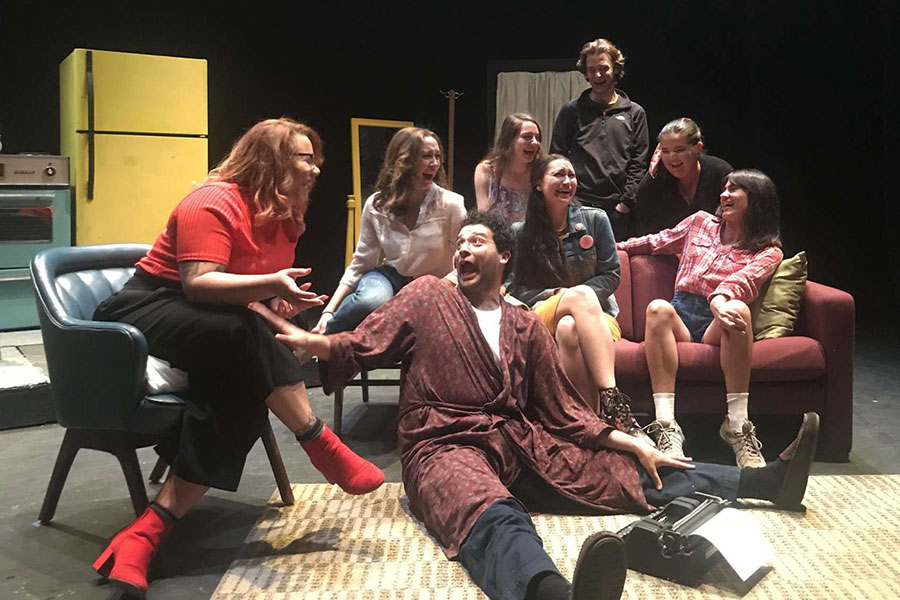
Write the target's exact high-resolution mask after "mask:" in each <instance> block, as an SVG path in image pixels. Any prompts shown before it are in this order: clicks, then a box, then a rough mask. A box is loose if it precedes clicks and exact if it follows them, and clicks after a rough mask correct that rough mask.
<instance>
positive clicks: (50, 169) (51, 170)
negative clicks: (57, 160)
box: [44, 165, 56, 177]
mask: <svg viewBox="0 0 900 600" xmlns="http://www.w3.org/2000/svg"><path fill="white" fill-rule="evenodd" d="M44 175H46V176H47V177H53V176H54V175H56V167H54V166H53V165H47V166H46V167H44Z"/></svg>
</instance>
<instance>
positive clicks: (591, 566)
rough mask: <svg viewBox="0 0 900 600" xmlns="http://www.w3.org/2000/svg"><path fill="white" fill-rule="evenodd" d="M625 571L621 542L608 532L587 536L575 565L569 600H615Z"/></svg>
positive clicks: (626, 560)
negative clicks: (570, 598) (570, 599)
mask: <svg viewBox="0 0 900 600" xmlns="http://www.w3.org/2000/svg"><path fill="white" fill-rule="evenodd" d="M627 568H628V559H627V556H626V554H625V542H624V541H622V538H620V537H619V536H617V535H616V534H614V533H611V532H609V531H601V532H599V533H595V534H593V535H591V536H589V537H588V538H587V539H586V540H584V544H582V546H581V553H580V554H579V555H578V562H577V563H575V574H574V575H572V600H618V598H621V597H622V588H624V587H625V574H626V570H627Z"/></svg>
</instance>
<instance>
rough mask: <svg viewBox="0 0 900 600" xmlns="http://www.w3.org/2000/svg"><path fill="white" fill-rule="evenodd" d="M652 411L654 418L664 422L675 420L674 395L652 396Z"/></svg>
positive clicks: (661, 394)
mask: <svg viewBox="0 0 900 600" xmlns="http://www.w3.org/2000/svg"><path fill="white" fill-rule="evenodd" d="M653 410H654V411H655V412H656V418H657V419H658V420H664V421H669V422H671V421H674V420H675V394H674V392H673V393H667V392H660V393H656V394H653Z"/></svg>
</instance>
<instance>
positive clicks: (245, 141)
mask: <svg viewBox="0 0 900 600" xmlns="http://www.w3.org/2000/svg"><path fill="white" fill-rule="evenodd" d="M297 135H303V136H306V137H307V138H309V141H310V142H311V143H312V147H313V155H314V158H315V163H316V165H321V164H322V162H323V161H324V160H325V157H324V155H323V154H322V138H320V137H319V134H318V133H316V131H315V130H314V129H313V128H312V127H310V126H309V125H306V124H305V123H300V122H299V121H295V120H294V119H291V118H289V117H282V118H280V119H266V120H264V121H260V122H259V123H257V124H256V125H254V126H253V127H251V128H250V129H249V130H247V132H246V133H245V134H244V135H242V136H241V137H240V139H239V140H238V141H236V142H235V143H234V146H232V147H231V152H229V153H228V156H226V157H225V158H224V159H223V160H222V162H220V163H219V164H218V166H216V168H215V169H213V170H212V171H210V173H209V177H208V178H207V180H208V181H227V182H230V183H235V184H237V186H238V189H240V191H241V195H242V196H243V197H244V199H245V200H246V201H247V202H249V203H250V207H251V208H252V210H253V214H254V218H255V219H256V220H258V221H263V222H264V221H281V220H287V219H289V220H291V221H292V222H293V223H294V225H296V226H298V227H299V226H300V225H301V224H302V223H303V213H304V212H306V203H305V202H303V203H301V202H299V201H298V200H297V198H296V197H294V195H293V193H292V190H293V189H294V186H295V177H296V175H297V169H296V167H295V166H294V163H295V156H294V153H295V152H296V148H295V146H294V138H295V137H296V136H297ZM301 204H302V205H301Z"/></svg>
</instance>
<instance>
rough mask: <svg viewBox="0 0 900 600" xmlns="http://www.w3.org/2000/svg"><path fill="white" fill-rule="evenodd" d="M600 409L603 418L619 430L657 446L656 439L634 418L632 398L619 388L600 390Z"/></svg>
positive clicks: (649, 444) (653, 446)
mask: <svg viewBox="0 0 900 600" xmlns="http://www.w3.org/2000/svg"><path fill="white" fill-rule="evenodd" d="M600 411H601V415H600V416H601V418H602V419H603V420H605V421H606V422H607V423H609V424H610V425H612V426H613V427H615V428H616V429H618V430H619V431H622V432H624V433H627V434H628V435H631V436H634V437H636V438H638V439H639V440H641V441H642V442H644V443H645V444H647V445H648V446H650V447H651V448H655V447H656V444H655V443H654V441H653V440H652V439H650V437H649V436H648V435H647V434H646V433H644V430H643V429H641V426H640V424H638V422H637V419H635V418H634V415H633V414H632V412H631V398H629V397H628V395H627V394H623V393H622V392H620V391H619V388H617V387H613V388H608V389H605V390H600Z"/></svg>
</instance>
